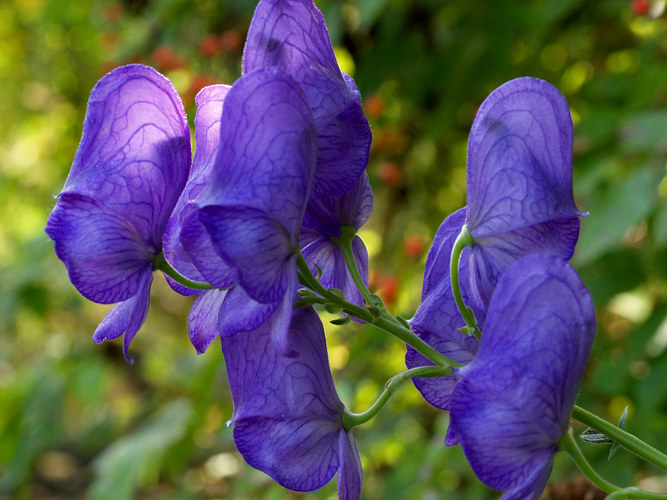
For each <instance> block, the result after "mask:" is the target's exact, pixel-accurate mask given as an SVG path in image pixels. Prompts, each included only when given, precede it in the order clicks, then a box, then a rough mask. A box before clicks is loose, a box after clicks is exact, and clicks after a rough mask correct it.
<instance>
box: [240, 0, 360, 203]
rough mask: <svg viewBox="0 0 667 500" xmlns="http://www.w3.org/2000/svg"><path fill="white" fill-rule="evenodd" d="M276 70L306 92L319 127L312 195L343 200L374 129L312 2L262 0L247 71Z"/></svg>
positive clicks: (251, 30)
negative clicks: (289, 76)
mask: <svg viewBox="0 0 667 500" xmlns="http://www.w3.org/2000/svg"><path fill="white" fill-rule="evenodd" d="M270 66H277V67H280V68H282V69H283V70H285V71H286V72H287V73H289V74H290V75H291V76H292V77H293V78H294V80H295V81H296V82H297V83H298V84H299V85H300V87H301V88H302V89H303V91H304V93H305V96H306V99H307V100H308V103H309V104H310V107H311V109H312V112H313V116H314V119H315V124H316V126H317V167H316V169H315V177H314V180H313V191H314V192H315V193H318V194H320V195H324V196H340V195H342V194H344V193H346V192H347V191H349V190H350V189H352V187H353V186H354V185H355V184H356V182H357V180H358V179H359V177H360V176H361V174H362V172H363V171H364V169H365V168H366V164H367V163H368V155H369V152H370V144H371V131H370V127H369V125H368V121H367V120H366V117H365V116H364V113H363V110H362V108H361V96H360V94H359V90H358V89H357V87H356V85H355V84H354V81H353V80H352V78H351V77H350V76H348V75H346V74H344V73H342V72H341V70H340V68H339V67H338V63H337V62H336V57H335V55H334V51H333V47H332V45H331V39H330V38H329V32H328V30H327V26H326V23H325V21H324V16H322V13H321V12H320V11H319V10H318V9H317V7H316V6H315V4H314V3H313V1H312V0H262V1H260V2H259V4H258V5H257V8H256V9H255V13H254V15H253V18H252V22H251V24H250V28H249V29H248V38H247V40H246V45H245V48H244V50H243V73H244V74H245V73H250V72H251V71H253V70H256V69H258V68H266V67H270Z"/></svg>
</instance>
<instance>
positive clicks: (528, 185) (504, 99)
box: [466, 78, 586, 304]
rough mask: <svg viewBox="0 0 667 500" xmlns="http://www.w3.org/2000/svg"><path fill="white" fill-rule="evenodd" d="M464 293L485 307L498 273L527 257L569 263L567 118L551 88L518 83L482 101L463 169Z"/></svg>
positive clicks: (572, 239)
mask: <svg viewBox="0 0 667 500" xmlns="http://www.w3.org/2000/svg"><path fill="white" fill-rule="evenodd" d="M467 202H468V205H467V217H466V224H467V227H468V232H469V233H470V235H471V236H472V238H473V240H474V246H473V249H472V252H470V254H469V257H468V267H469V278H468V285H469V291H470V293H471V295H473V298H474V299H475V300H476V301H477V302H479V303H482V304H488V302H489V300H490V298H491V295H492V293H493V288H494V287H495V285H496V283H497V282H498V280H499V279H500V277H501V275H502V273H503V272H504V271H505V269H507V268H508V267H509V266H510V265H512V264H513V263H514V262H516V261H517V260H519V259H520V258H521V257H523V256H525V255H529V254H531V253H538V252H539V253H546V254H550V255H556V256H558V257H561V258H563V259H566V260H567V259H569V258H570V257H572V254H573V252H574V246H575V244H576V242H577V238H578V236H579V217H581V216H583V215H586V214H585V213H583V212H581V211H580V210H578V209H577V207H576V205H575V202H574V197H573V195H572V119H571V117H570V110H569V108H568V105H567V102H566V101H565V98H564V97H563V96H562V95H561V93H560V92H558V90H557V89H556V88H555V87H554V86H552V85H551V84H549V83H547V82H545V81H543V80H538V79H536V78H518V79H516V80H512V81H509V82H507V83H505V84H504V85H501V86H500V87H498V88H497V89H496V90H494V91H493V92H492V93H491V94H490V95H489V97H487V98H486V100H485V101H484V102H483V103H482V105H481V106H480V108H479V111H478V113H477V116H476V118H475V121H474V123H473V125H472V129H471V130H470V138H469V140H468V163H467Z"/></svg>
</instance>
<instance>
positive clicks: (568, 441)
mask: <svg viewBox="0 0 667 500" xmlns="http://www.w3.org/2000/svg"><path fill="white" fill-rule="evenodd" d="M558 448H559V449H561V450H563V451H566V452H567V453H568V454H569V455H570V456H571V457H572V460H574V462H575V463H576V464H577V465H578V466H579V468H580V469H581V472H583V473H584V474H585V475H586V477H587V478H588V479H590V480H591V482H592V483H593V484H594V485H595V486H597V487H598V488H600V489H602V490H604V491H606V492H607V493H612V492H614V491H619V490H620V489H621V488H619V487H618V486H616V485H613V484H611V483H609V482H607V481H606V480H605V479H603V478H602V477H601V476H600V475H599V474H598V473H597V472H595V470H594V469H593V467H591V464H589V463H588V460H586V457H585V456H584V454H583V453H582V452H581V450H580V449H579V446H578V445H577V442H576V441H575V439H574V433H573V432H572V427H570V429H569V430H568V431H567V433H566V434H565V435H564V436H563V437H562V438H561V440H560V441H559V442H558Z"/></svg>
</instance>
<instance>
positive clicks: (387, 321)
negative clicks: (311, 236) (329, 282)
mask: <svg viewBox="0 0 667 500" xmlns="http://www.w3.org/2000/svg"><path fill="white" fill-rule="evenodd" d="M297 266H298V268H299V277H300V282H301V284H302V285H304V286H306V287H308V288H310V289H311V290H312V291H314V292H315V293H317V294H319V295H320V296H322V297H324V298H325V299H327V301H328V302H330V303H332V304H334V305H336V306H338V307H340V309H341V310H342V311H343V312H344V313H345V314H348V315H350V316H352V317H354V318H357V319H360V320H362V321H365V322H366V323H369V324H371V325H373V326H376V327H378V328H380V329H382V330H384V331H385V332H387V333H390V334H391V335H393V336H394V337H397V338H398V339H400V340H402V341H403V342H404V343H406V344H408V345H409V346H410V347H412V348H413V349H414V350H415V351H417V352H419V353H420V354H422V355H423V356H424V357H426V358H427V359H429V360H431V361H432V362H433V363H435V364H436V365H438V366H442V367H446V368H450V367H456V366H461V364H460V363H457V362H455V361H452V360H450V359H449V358H447V357H446V356H444V355H443V354H442V353H440V351H438V350H436V349H434V348H433V347H431V346H430V345H429V344H427V343H426V342H424V341H423V340H422V339H420V338H419V337H417V335H415V334H414V332H413V331H412V330H410V329H408V328H406V327H405V326H403V325H402V324H401V323H399V322H398V320H396V319H395V318H394V317H393V316H391V315H390V314H389V313H388V312H386V311H381V312H379V314H377V313H373V312H371V311H370V310H368V309H366V308H364V307H361V306H358V305H356V304H352V303H351V302H348V301H346V300H345V299H344V298H342V297H341V296H340V295H337V294H335V293H333V292H331V291H330V290H328V289H326V288H325V287H323V286H322V285H321V284H320V282H319V281H317V278H315V276H313V273H312V272H311V270H310V267H309V266H308V263H307V262H306V260H305V259H304V258H303V256H302V255H301V254H299V255H298V256H297Z"/></svg>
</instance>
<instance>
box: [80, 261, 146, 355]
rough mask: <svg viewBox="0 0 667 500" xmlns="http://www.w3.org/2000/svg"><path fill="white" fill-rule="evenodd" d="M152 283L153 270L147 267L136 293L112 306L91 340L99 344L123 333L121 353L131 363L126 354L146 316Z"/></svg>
mask: <svg viewBox="0 0 667 500" xmlns="http://www.w3.org/2000/svg"><path fill="white" fill-rule="evenodd" d="M152 283H153V271H152V269H151V268H148V269H146V270H145V271H144V275H143V277H142V279H141V285H140V287H139V290H138V291H137V294H136V295H135V296H134V297H131V298H130V299H128V300H126V301H124V302H121V303H120V304H118V305H116V306H114V308H113V309H111V311H109V313H108V314H107V315H106V317H105V318H104V319H103V320H102V322H101V323H100V324H99V326H98V327H97V329H96V330H95V333H94V334H93V340H94V341H95V342H97V343H98V344H99V343H100V342H103V341H105V340H114V339H117V338H118V337H120V336H121V335H123V333H124V334H125V337H124V338H123V355H124V356H125V359H126V360H127V361H128V362H129V363H132V358H131V357H130V356H129V355H128V349H129V348H130V343H131V342H132V339H134V336H135V335H136V334H137V332H138V331H139V328H141V325H143V324H144V321H146V316H148V305H149V302H150V292H151V284H152Z"/></svg>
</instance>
